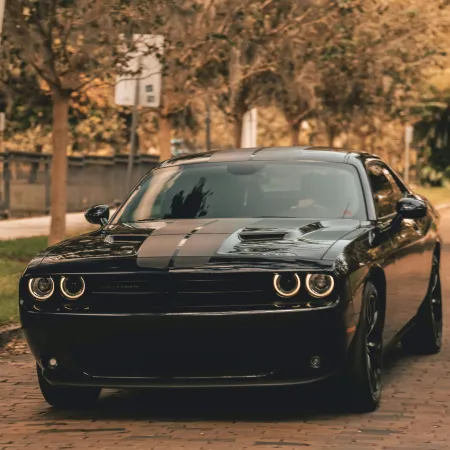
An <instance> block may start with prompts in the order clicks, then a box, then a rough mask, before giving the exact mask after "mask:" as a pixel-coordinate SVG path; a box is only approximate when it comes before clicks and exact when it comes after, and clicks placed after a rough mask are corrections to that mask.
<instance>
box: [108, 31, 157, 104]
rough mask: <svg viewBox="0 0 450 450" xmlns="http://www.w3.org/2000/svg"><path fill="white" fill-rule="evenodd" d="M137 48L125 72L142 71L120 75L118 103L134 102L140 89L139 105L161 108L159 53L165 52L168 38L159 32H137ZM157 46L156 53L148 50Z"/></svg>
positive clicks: (117, 88)
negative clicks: (137, 73) (135, 75)
mask: <svg viewBox="0 0 450 450" xmlns="http://www.w3.org/2000/svg"><path fill="white" fill-rule="evenodd" d="M133 40H134V44H135V46H136V51H134V52H132V53H130V54H129V56H130V59H129V61H128V64H127V67H126V68H125V72H137V71H139V69H140V68H141V73H140V75H138V76H137V77H135V78H133V77H130V75H128V76H127V75H122V76H118V77H117V84H116V91H115V102H116V104H117V105H123V106H133V105H134V103H135V98H136V89H138V93H139V99H138V106H144V107H148V108H158V107H159V105H160V104H161V70H162V65H161V62H160V61H159V59H158V58H157V57H156V53H159V54H162V52H163V44H164V38H163V37H162V36H158V35H150V34H135V35H133ZM152 48H154V49H155V51H154V52H152V54H147V53H149V52H150V51H151V49H152Z"/></svg>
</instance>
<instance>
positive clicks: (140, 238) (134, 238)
mask: <svg viewBox="0 0 450 450" xmlns="http://www.w3.org/2000/svg"><path fill="white" fill-rule="evenodd" d="M147 237H148V236H145V235H142V234H110V235H108V236H106V237H105V242H106V243H108V244H142V242H144V241H145V240H146V239H147Z"/></svg>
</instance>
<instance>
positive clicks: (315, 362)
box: [309, 356, 320, 369]
mask: <svg viewBox="0 0 450 450" xmlns="http://www.w3.org/2000/svg"><path fill="white" fill-rule="evenodd" d="M309 367H311V369H320V356H313V357H312V358H311V359H310V361H309Z"/></svg>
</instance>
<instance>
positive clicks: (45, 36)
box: [5, 0, 163, 245]
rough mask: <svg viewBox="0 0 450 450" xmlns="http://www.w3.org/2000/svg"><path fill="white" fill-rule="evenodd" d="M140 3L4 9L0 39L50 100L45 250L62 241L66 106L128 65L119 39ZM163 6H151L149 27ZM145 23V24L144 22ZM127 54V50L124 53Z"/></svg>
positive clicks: (77, 0)
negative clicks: (48, 223)
mask: <svg viewBox="0 0 450 450" xmlns="http://www.w3.org/2000/svg"><path fill="white" fill-rule="evenodd" d="M142 3H147V2H140V1H138V0H136V1H135V2H126V1H120V0H46V1H39V0H14V1H12V2H7V4H6V7H7V8H6V17H5V35H6V38H7V39H8V40H9V41H10V42H11V43H12V44H13V46H14V47H15V48H16V49H20V50H19V52H20V58H21V59H22V60H23V61H24V62H25V63H26V64H27V65H28V66H29V67H30V68H32V69H33V71H34V72H35V73H36V74H37V76H38V77H39V78H40V79H41V80H42V82H43V84H45V86H44V90H48V91H49V93H50V96H51V100H52V109H53V117H52V141H53V162H52V186H51V204H52V208H51V216H52V220H51V228H50V236H49V244H50V245H52V244H55V243H56V242H59V241H61V240H62V239H64V237H65V215H66V210H67V193H66V183H67V146H68V142H69V106H70V103H71V100H72V98H73V95H74V93H77V92H83V91H85V90H87V89H88V88H89V87H90V86H91V85H92V83H93V82H94V81H98V80H102V79H104V76H105V74H106V75H109V76H110V75H111V74H112V73H114V71H115V70H116V67H117V66H118V64H119V63H124V62H125V61H126V59H127V52H126V51H124V52H123V53H121V52H120V51H119V50H118V48H119V43H120V42H121V38H120V33H121V32H124V33H126V34H127V35H129V34H130V30H132V29H133V28H132V27H133V23H134V22H135V21H136V16H137V15H138V13H139V8H140V7H141V6H142V5H141V4H142ZM161 3H163V2H158V1H156V2H152V4H153V11H152V12H153V15H152V16H149V17H152V19H153V22H149V23H147V27H148V28H150V29H151V28H152V23H155V22H157V21H158V20H159V13H158V10H159V8H160V5H161ZM147 19H148V18H147ZM126 50H131V48H129V49H126Z"/></svg>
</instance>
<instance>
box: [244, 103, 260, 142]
mask: <svg viewBox="0 0 450 450" xmlns="http://www.w3.org/2000/svg"><path fill="white" fill-rule="evenodd" d="M257 135H258V114H257V109H256V108H253V109H251V110H250V111H247V112H246V113H245V115H244V121H243V124H242V138H241V147H242V148H254V147H256V145H257V144H256V138H257Z"/></svg>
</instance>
